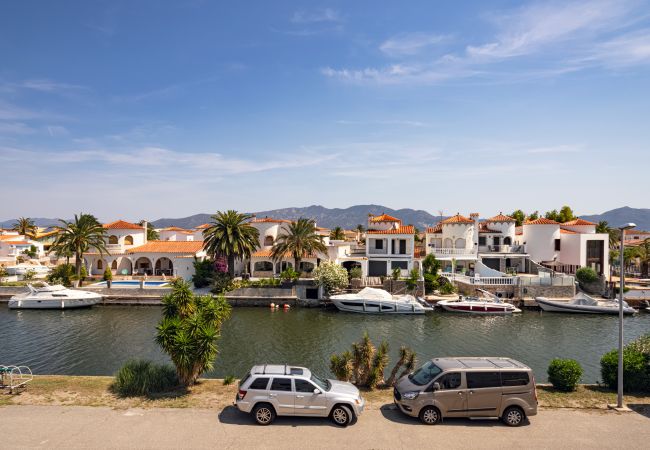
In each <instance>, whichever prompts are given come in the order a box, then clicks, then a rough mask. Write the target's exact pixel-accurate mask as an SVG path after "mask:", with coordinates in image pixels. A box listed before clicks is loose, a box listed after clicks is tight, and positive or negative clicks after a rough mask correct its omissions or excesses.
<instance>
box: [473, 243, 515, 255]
mask: <svg viewBox="0 0 650 450" xmlns="http://www.w3.org/2000/svg"><path fill="white" fill-rule="evenodd" d="M478 251H479V252H481V253H519V254H522V253H526V246H525V245H520V244H517V245H481V246H479V248H478Z"/></svg>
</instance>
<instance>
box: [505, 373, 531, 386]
mask: <svg viewBox="0 0 650 450" xmlns="http://www.w3.org/2000/svg"><path fill="white" fill-rule="evenodd" d="M529 381H530V378H528V372H501V384H502V385H503V386H526V385H527V384H528V382H529Z"/></svg>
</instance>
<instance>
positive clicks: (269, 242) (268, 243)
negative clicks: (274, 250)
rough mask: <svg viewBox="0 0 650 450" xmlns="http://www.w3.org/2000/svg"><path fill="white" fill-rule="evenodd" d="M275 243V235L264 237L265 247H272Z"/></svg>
mask: <svg viewBox="0 0 650 450" xmlns="http://www.w3.org/2000/svg"><path fill="white" fill-rule="evenodd" d="M272 245H273V236H266V237H265V238H264V246H265V247H270V246H272Z"/></svg>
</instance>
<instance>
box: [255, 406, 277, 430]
mask: <svg viewBox="0 0 650 450" xmlns="http://www.w3.org/2000/svg"><path fill="white" fill-rule="evenodd" d="M253 417H254V418H255V422H257V423H258V424H259V425H270V424H271V423H273V421H274V420H275V410H274V409H273V407H272V406H271V405H268V404H266V403H262V404H260V405H256V406H255V408H254V409H253Z"/></svg>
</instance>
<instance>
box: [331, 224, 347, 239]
mask: <svg viewBox="0 0 650 450" xmlns="http://www.w3.org/2000/svg"><path fill="white" fill-rule="evenodd" d="M330 239H332V240H333V241H344V240H345V232H344V231H343V228H341V227H334V229H333V230H332V231H331V232H330Z"/></svg>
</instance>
